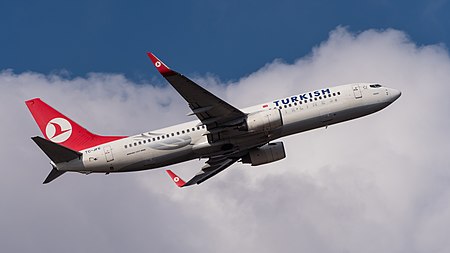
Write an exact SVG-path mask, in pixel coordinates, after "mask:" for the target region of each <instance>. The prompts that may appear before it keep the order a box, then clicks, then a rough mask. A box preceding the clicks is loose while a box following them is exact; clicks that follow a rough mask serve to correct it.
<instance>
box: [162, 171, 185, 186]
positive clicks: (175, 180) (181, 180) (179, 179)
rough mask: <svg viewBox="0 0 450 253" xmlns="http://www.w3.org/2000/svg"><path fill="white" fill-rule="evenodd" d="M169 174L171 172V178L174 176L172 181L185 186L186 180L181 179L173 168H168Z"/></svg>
mask: <svg viewBox="0 0 450 253" xmlns="http://www.w3.org/2000/svg"><path fill="white" fill-rule="evenodd" d="M166 172H167V174H169V176H170V178H172V181H173V182H174V183H175V184H176V185H177V186H178V187H180V188H181V187H183V186H184V185H185V184H186V182H184V180H183V179H181V178H180V177H179V176H177V175H176V174H175V173H173V171H171V170H166Z"/></svg>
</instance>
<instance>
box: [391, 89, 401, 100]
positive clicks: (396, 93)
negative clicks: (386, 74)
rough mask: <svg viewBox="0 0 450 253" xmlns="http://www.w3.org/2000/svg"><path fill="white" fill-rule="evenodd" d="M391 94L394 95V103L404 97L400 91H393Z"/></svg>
mask: <svg viewBox="0 0 450 253" xmlns="http://www.w3.org/2000/svg"><path fill="white" fill-rule="evenodd" d="M391 94H392V102H394V101H395V100H397V99H398V98H399V97H400V96H401V95H402V92H401V91H399V90H395V89H392V92H391Z"/></svg>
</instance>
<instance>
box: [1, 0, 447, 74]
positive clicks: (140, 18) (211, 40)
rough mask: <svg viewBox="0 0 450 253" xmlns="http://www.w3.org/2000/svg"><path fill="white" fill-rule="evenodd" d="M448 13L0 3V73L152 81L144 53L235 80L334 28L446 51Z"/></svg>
mask: <svg viewBox="0 0 450 253" xmlns="http://www.w3.org/2000/svg"><path fill="white" fill-rule="evenodd" d="M448 13H450V4H449V3H448V1H446V0H438V1H387V0H376V1H375V0H370V1H356V0H344V1H327V0H317V1H290V0H280V1H265V0H258V1H256V0H255V1H236V0H229V1H205V0H196V1H105V0H100V1H99V0H89V1H84V0H80V1H52V0H49V1H20V0H19V1H2V2H1V3H0V29H1V31H2V38H1V41H0V45H1V46H0V56H1V57H0V69H6V68H8V69H13V70H14V71H15V72H16V73H21V72H23V71H28V70H31V71H34V72H39V73H44V74H48V73H52V72H55V71H56V72H59V71H60V70H63V69H64V70H67V71H68V72H69V73H71V76H72V77H74V76H85V75H86V73H89V72H107V73H110V72H112V73H124V74H125V75H126V76H127V78H130V79H132V80H135V81H136V80H137V81H139V80H148V79H150V78H152V77H154V76H155V75H156V73H155V72H154V71H153V70H152V69H151V65H150V62H149V60H148V59H147V57H146V54H145V52H146V51H153V52H155V53H156V54H157V55H158V56H160V58H162V59H163V60H165V61H166V62H167V63H168V64H169V65H170V66H173V68H175V69H177V70H179V71H180V72H183V73H186V74H191V75H192V74H200V75H202V74H205V73H212V74H214V75H216V76H217V77H219V78H220V79H221V80H224V81H228V80H236V79H239V78H241V77H243V76H245V75H248V74H249V73H252V72H254V71H255V70H257V69H259V68H260V67H262V66H263V65H265V64H266V63H268V62H272V61H273V60H274V59H275V58H281V59H283V60H284V61H286V62H293V61H294V60H295V59H298V58H300V57H302V56H304V55H306V54H308V53H310V52H311V49H312V48H313V47H314V46H317V45H318V43H320V42H321V41H323V40H325V39H326V38H327V37H328V34H329V32H330V31H331V30H333V29H334V28H336V27H337V26H346V27H348V29H349V30H350V31H353V32H358V31H363V30H366V29H370V28H375V29H385V28H395V29H399V30H402V31H405V32H406V33H407V34H408V35H409V36H410V37H411V38H412V40H414V41H415V42H416V43H418V44H419V45H420V44H436V43H444V44H446V45H448V44H449V43H450V32H449V29H447V28H448V27H449V26H450V18H449V16H448Z"/></svg>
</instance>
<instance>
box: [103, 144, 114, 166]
mask: <svg viewBox="0 0 450 253" xmlns="http://www.w3.org/2000/svg"><path fill="white" fill-rule="evenodd" d="M103 151H104V152H105V156H106V162H112V161H114V156H113V153H112V149H111V146H109V145H108V146H104V147H103Z"/></svg>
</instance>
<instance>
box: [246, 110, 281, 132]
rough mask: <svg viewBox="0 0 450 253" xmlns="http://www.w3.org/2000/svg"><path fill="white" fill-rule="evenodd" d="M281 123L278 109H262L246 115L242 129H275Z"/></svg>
mask: <svg viewBox="0 0 450 253" xmlns="http://www.w3.org/2000/svg"><path fill="white" fill-rule="evenodd" d="M282 125H283V120H282V119H281V112H280V110H264V111H259V112H255V113H250V114H249V115H247V119H246V121H245V122H244V125H243V130H245V131H249V132H260V131H261V132H262V131H266V132H268V131H271V130H274V129H277V128H279V127H281V126H282Z"/></svg>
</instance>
